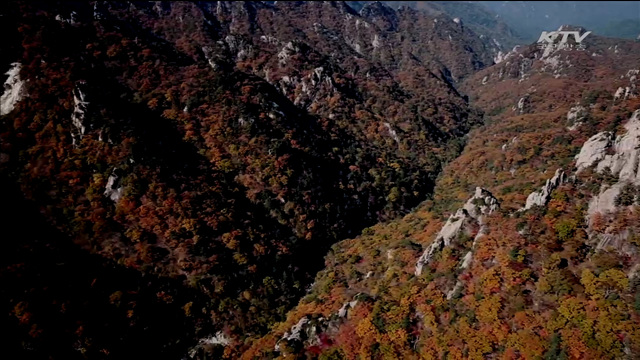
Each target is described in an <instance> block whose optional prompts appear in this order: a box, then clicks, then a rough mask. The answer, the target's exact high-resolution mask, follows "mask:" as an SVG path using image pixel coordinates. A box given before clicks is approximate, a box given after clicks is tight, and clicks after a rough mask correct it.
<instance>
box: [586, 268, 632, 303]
mask: <svg viewBox="0 0 640 360" xmlns="http://www.w3.org/2000/svg"><path fill="white" fill-rule="evenodd" d="M580 283H582V286H584V289H585V292H586V293H587V294H588V295H590V296H591V297H592V298H593V299H594V300H596V301H598V300H602V299H604V298H605V297H606V296H608V295H609V294H610V293H611V292H613V291H618V292H622V291H625V290H626V289H627V288H628V286H629V279H628V278H627V276H626V274H625V273H624V272H622V271H620V270H618V269H609V270H606V271H603V272H602V273H601V274H600V275H599V276H597V277H596V276H595V275H594V274H593V273H592V272H591V271H590V270H589V269H585V270H584V271H583V272H582V277H581V279H580Z"/></svg>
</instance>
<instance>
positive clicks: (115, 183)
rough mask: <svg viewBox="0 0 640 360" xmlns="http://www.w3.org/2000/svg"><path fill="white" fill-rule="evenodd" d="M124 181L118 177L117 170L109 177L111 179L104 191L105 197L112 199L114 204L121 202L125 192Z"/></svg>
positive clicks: (108, 180)
mask: <svg viewBox="0 0 640 360" xmlns="http://www.w3.org/2000/svg"><path fill="white" fill-rule="evenodd" d="M121 182H122V179H121V178H120V176H119V175H118V171H117V170H115V169H114V170H113V171H112V172H111V175H109V179H107V186H106V187H105V189H104V195H105V196H106V197H108V198H109V199H111V201H113V202H114V203H117V202H118V201H120V198H121V197H122V194H123V192H124V187H123V186H122V184H121Z"/></svg>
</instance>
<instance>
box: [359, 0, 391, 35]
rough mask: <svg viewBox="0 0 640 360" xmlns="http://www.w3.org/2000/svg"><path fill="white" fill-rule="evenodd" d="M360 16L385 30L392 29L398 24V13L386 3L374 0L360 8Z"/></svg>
mask: <svg viewBox="0 0 640 360" xmlns="http://www.w3.org/2000/svg"><path fill="white" fill-rule="evenodd" d="M360 16H362V17H363V18H365V19H367V20H369V21H371V22H373V23H374V24H376V25H378V26H379V27H380V28H381V29H383V30H385V31H393V30H395V29H396V28H397V26H398V14H397V13H396V11H395V10H393V9H392V8H391V7H389V6H388V5H386V4H384V3H382V2H380V1H375V2H372V3H368V4H367V5H365V6H364V7H363V8H362V9H361V10H360Z"/></svg>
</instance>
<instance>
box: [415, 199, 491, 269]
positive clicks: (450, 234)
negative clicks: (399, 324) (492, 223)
mask: <svg viewBox="0 0 640 360" xmlns="http://www.w3.org/2000/svg"><path fill="white" fill-rule="evenodd" d="M499 207H500V204H499V203H498V200H497V199H496V198H495V197H494V196H493V194H491V193H490V192H489V191H487V190H485V189H483V188H480V187H477V188H476V192H475V194H474V195H473V196H472V197H471V198H470V199H469V200H468V201H467V202H466V203H465V204H464V206H463V207H462V208H460V209H458V211H456V213H455V214H454V215H451V216H450V217H449V219H448V220H447V222H446V223H445V224H444V226H443V227H442V229H440V232H439V233H438V235H437V236H436V239H435V240H434V241H433V243H431V245H429V247H427V249H425V251H424V252H423V253H422V256H420V258H419V259H418V263H417V264H416V270H415V274H416V276H419V275H420V274H422V268H423V267H424V266H425V265H427V264H428V263H429V261H430V260H431V258H432V257H433V255H434V254H435V253H436V252H437V251H439V250H441V249H442V248H444V247H447V246H449V245H451V242H452V241H453V240H455V239H456V237H458V235H460V233H461V232H462V231H463V230H464V228H465V225H467V224H469V223H471V222H476V223H478V224H480V225H481V226H482V224H483V221H482V216H483V215H488V214H491V213H492V212H494V211H495V210H497V209H498V208H499Z"/></svg>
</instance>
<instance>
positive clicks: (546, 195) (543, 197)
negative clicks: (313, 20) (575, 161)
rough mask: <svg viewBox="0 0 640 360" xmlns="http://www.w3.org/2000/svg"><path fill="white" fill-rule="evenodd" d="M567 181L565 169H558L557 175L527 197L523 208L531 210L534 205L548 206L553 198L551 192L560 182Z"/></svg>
mask: <svg viewBox="0 0 640 360" xmlns="http://www.w3.org/2000/svg"><path fill="white" fill-rule="evenodd" d="M565 181H566V177H565V174H564V171H562V169H558V170H556V173H555V175H554V176H553V177H552V178H551V179H547V182H546V183H545V184H544V186H542V187H541V188H540V190H538V191H534V192H532V193H531V194H529V196H528V197H527V202H526V204H525V206H524V208H523V209H521V210H529V209H531V208H532V207H533V206H536V205H537V206H546V205H547V203H548V202H549V200H551V193H552V192H553V190H555V189H556V188H557V187H558V186H560V184H562V183H563V182H565Z"/></svg>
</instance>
